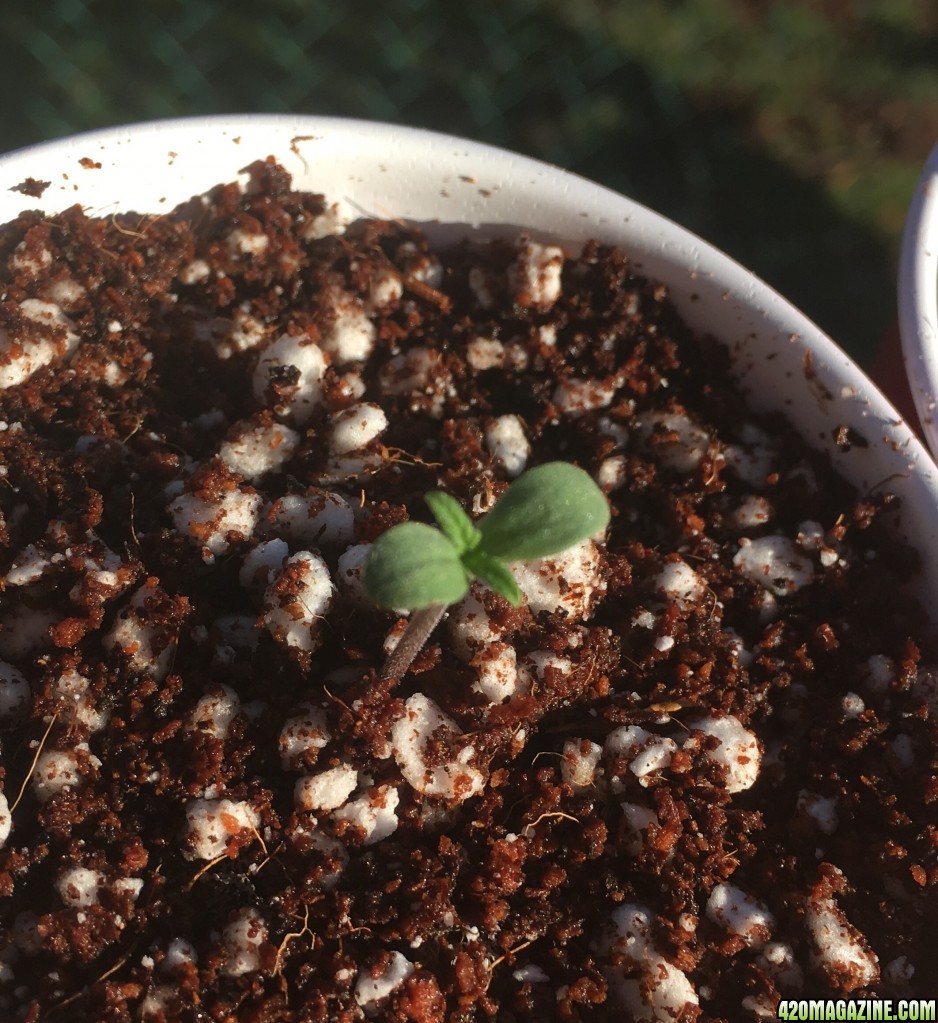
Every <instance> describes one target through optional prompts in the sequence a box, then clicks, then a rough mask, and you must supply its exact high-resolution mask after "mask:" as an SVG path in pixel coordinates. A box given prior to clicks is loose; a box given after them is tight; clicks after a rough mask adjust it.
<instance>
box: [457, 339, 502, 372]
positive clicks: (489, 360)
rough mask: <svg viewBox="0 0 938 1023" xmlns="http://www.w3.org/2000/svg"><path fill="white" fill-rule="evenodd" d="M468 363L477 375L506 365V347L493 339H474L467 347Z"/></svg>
mask: <svg viewBox="0 0 938 1023" xmlns="http://www.w3.org/2000/svg"><path fill="white" fill-rule="evenodd" d="M466 362H468V363H469V365H470V367H471V368H472V369H474V370H475V371H476V373H482V372H484V371H485V370H487V369H498V368H500V367H501V366H504V365H505V346H504V345H503V344H502V343H501V341H499V340H497V339H496V338H493V337H474V338H471V339H470V341H469V343H468V344H467V345H466Z"/></svg>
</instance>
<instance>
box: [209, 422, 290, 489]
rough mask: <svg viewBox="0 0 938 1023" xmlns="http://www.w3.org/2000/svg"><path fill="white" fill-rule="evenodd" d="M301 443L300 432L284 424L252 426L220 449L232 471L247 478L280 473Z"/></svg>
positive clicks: (223, 459)
mask: <svg viewBox="0 0 938 1023" xmlns="http://www.w3.org/2000/svg"><path fill="white" fill-rule="evenodd" d="M299 443H300V435H299V434H298V433H297V432H296V430H291V429H290V428H289V427H288V426H284V425H283V424H282V423H270V424H269V425H267V426H254V427H249V428H248V429H246V430H244V431H243V432H240V433H238V435H237V436H236V437H235V438H234V439H233V440H227V441H225V443H224V444H222V446H221V447H220V448H219V451H218V457H219V458H220V459H221V460H222V461H223V462H224V463H225V465H227V466H228V468H229V469H231V470H232V472H236V473H238V475H240V476H243V477H244V478H245V479H246V480H256V479H259V478H260V477H261V476H263V475H264V473H267V472H277V470H278V469H280V468H282V467H283V465H284V463H285V462H288V461H289V460H290V459H291V458H292V457H293V453H294V451H296V448H297V445H298V444H299Z"/></svg>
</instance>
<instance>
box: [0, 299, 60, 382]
mask: <svg viewBox="0 0 938 1023" xmlns="http://www.w3.org/2000/svg"><path fill="white" fill-rule="evenodd" d="M19 311H20V312H21V313H22V314H23V316H25V317H26V318H27V319H28V320H31V321H32V322H33V323H34V324H35V325H36V329H35V331H32V330H27V332H26V333H25V335H19V336H17V335H12V334H11V333H10V331H9V330H7V329H6V328H5V327H0V390H5V389H6V388H8V387H16V385H17V384H21V383H23V381H24V380H28V379H29V378H30V377H31V376H32V375H33V373H35V372H36V370H37V369H41V368H42V367H43V366H48V365H49V363H50V362H52V361H53V359H57V358H62V357H65V356H68V355H71V354H72V352H74V351H75V349H76V348H77V347H78V334H76V333H75V329H74V327H75V325H74V324H73V323H72V321H71V320H70V319H69V318H68V317H67V316H66V315H65V313H64V312H63V311H62V308H61V306H59V305H57V304H56V303H54V302H44V301H43V300H42V299H39V298H27V299H24V300H23V301H22V302H20V304H19Z"/></svg>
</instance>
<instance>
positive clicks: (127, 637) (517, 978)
mask: <svg viewBox="0 0 938 1023" xmlns="http://www.w3.org/2000/svg"><path fill="white" fill-rule="evenodd" d="M42 187H43V185H42V183H41V182H31V181H29V182H24V185H23V186H21V190H23V191H24V192H26V194H29V195H36V196H39V195H41V191H42ZM337 217H338V212H337V210H336V209H334V208H332V207H330V206H329V205H328V204H327V202H326V201H325V200H324V199H323V198H322V197H319V196H315V195H309V194H304V193H298V192H294V191H293V190H292V186H291V183H290V179H289V176H288V175H287V174H286V173H285V172H284V171H283V169H282V168H280V167H278V166H276V165H275V164H273V163H272V162H270V161H265V162H261V163H258V164H255V165H254V166H253V167H252V168H251V178H250V183H249V185H248V186H247V187H246V188H245V189H241V188H239V187H238V186H236V185H221V186H219V187H218V188H216V189H215V190H214V191H213V192H212V193H210V194H209V195H208V196H207V197H204V198H196V199H193V200H192V201H191V202H189V203H187V204H185V205H184V206H182V207H180V208H179V209H178V210H176V211H175V212H174V213H172V214H170V215H164V216H160V217H156V218H141V217H138V216H135V215H129V214H128V215H121V216H116V217H112V218H108V219H106V220H94V219H89V218H88V217H86V216H85V215H84V213H83V212H82V211H81V210H79V209H78V208H75V209H71V210H66V211H65V212H63V213H61V214H59V215H56V216H46V215H40V214H39V213H25V214H23V215H22V216H21V217H19V218H18V219H17V220H16V221H14V222H13V223H11V224H9V225H7V226H6V227H4V228H3V229H2V230H0V261H2V264H3V269H2V283H0V383H2V386H3V389H2V390H0V474H2V475H0V728H2V730H3V731H2V735H0V743H2V744H0V778H2V793H3V801H2V802H0V836H5V840H3V839H0V1017H2V1018H3V1019H10V1020H25V1021H29V1023H41V1021H46V1020H49V1021H56V1020H69V1021H73V1023H130V1021H150V1023H175V1021H178V1023H208V1021H213V1023H229V1021H230V1023H234V1021H239V1023H362V1021H364V1020H367V1019H380V1020H382V1021H388V1023H408V1021H409V1023H483V1021H499V1023H521V1021H524V1020H530V1021H546V1020H558V1021H561V1020H562V1021H564V1023H586V1021H604V1020H610V1021H611V1020H616V1021H644V1020H649V1021H665V1020H667V1021H674V1020H678V1021H681V1020H683V1021H692V1020H699V1021H702V1023H704V1021H705V1023H711V1021H713V1023H716V1021H738V1020H744V1019H760V1018H766V1017H771V1016H772V1015H773V1014H774V1009H775V1005H776V1004H777V1001H778V999H779V998H781V997H785V998H789V997H810V998H823V997H842V996H846V995H851V996H855V997H895V998H902V997H912V996H920V997H925V996H932V997H933V996H934V995H935V994H936V991H938V988H936V981H935V975H934V968H933V967H934V962H933V960H934V950H935V948H936V947H938V924H936V921H938V861H936V856H938V827H936V823H935V821H936V817H935V813H936V805H938V776H936V773H935V772H936V765H935V757H934V750H935V748H936V743H938V732H936V716H938V659H936V654H935V650H934V646H933V643H932V640H931V639H930V638H929V626H928V624H927V621H926V618H925V615H924V613H923V611H922V610H921V609H920V608H919V607H918V606H917V605H915V603H914V602H913V601H911V600H910V598H908V596H907V595H906V594H905V591H904V590H903V586H902V584H903V582H904V581H905V580H906V579H907V577H908V576H909V575H910V574H912V573H914V571H915V566H916V563H917V555H916V554H915V552H914V551H910V550H909V549H908V548H906V547H905V546H903V545H902V544H900V543H899V542H897V541H896V540H895V538H894V537H893V535H892V534H891V532H890V529H889V520H890V518H891V516H892V515H893V513H894V511H895V502H894V500H893V499H892V498H891V497H890V496H888V495H883V496H880V497H870V496H868V495H867V496H860V495H857V494H855V493H853V492H852V491H851V489H850V488H849V487H848V486H847V485H846V484H845V483H844V482H842V481H841V480H840V479H839V478H838V476H837V475H836V473H835V472H834V471H833V469H832V467H831V466H830V465H829V464H827V463H826V462H825V461H824V460H823V459H821V458H820V457H819V456H817V455H816V454H815V453H813V452H812V451H810V450H809V449H808V448H807V447H806V446H805V444H804V443H803V442H802V440H801V439H800V438H799V437H798V436H797V435H796V434H795V433H794V432H793V430H792V429H791V427H790V426H789V424H788V423H787V422H786V421H785V420H784V419H782V418H780V417H765V416H757V415H755V414H753V413H751V412H748V411H747V410H746V408H745V404H744V402H743V400H742V398H741V397H740V395H739V394H738V393H737V392H736V391H735V390H734V387H733V384H732V381H731V376H730V373H729V358H728V356H727V353H726V352H725V350H724V349H723V348H722V347H721V345H720V344H719V341H718V340H715V339H712V338H700V337H696V336H695V335H694V334H693V333H692V332H691V331H690V330H689V329H688V327H687V326H685V324H683V323H682V321H681V319H680V318H679V316H678V315H677V313H676V311H675V310H674V308H673V307H672V306H671V304H670V303H669V301H668V298H667V290H666V289H665V288H663V287H661V286H658V285H656V284H655V283H654V282H648V281H646V280H644V279H643V278H641V277H640V276H639V275H637V274H636V273H635V272H634V269H633V267H632V265H631V263H630V260H629V258H628V254H627V253H623V252H619V251H617V250H614V249H610V248H608V247H605V246H603V245H600V244H598V243H590V244H588V245H587V246H586V247H585V248H584V250H583V251H582V253H580V254H571V253H561V252H560V251H559V250H558V249H555V248H551V247H547V248H542V247H540V246H538V245H536V244H535V243H533V242H532V241H531V240H530V239H524V238H522V239H519V240H518V241H517V242H516V243H510V242H505V241H500V242H497V243H491V244H479V243H473V242H469V241H466V242H463V243H461V244H459V245H457V246H455V247H453V248H451V249H449V250H447V251H440V252H437V251H434V250H433V248H432V247H431V246H430V245H429V243H428V242H427V240H426V239H425V238H424V237H423V236H422V235H421V233H420V232H419V231H418V230H416V229H414V228H411V227H410V226H407V225H404V224H399V223H390V222H378V221H366V222H356V223H352V224H350V225H348V227H347V230H343V229H342V226H341V225H340V224H339V222H338V220H337ZM808 369H810V367H806V372H807V370H808ZM349 410H352V411H351V412H349ZM340 413H348V415H349V416H351V419H349V420H348V421H349V422H353V423H354V424H355V425H354V427H353V428H350V432H343V431H342V430H341V429H340V425H341V424H342V423H343V422H346V420H345V419H343V418H342V417H340ZM369 424H371V425H369ZM346 425H347V424H346ZM830 430H831V432H832V435H834V436H835V437H837V438H838V442H840V441H842V442H843V446H844V447H845V448H846V447H853V446H856V445H859V444H862V443H864V442H863V439H862V438H860V437H858V436H854V435H853V434H850V433H849V431H848V432H846V433H845V432H844V428H843V427H841V426H840V425H839V424H836V423H832V424H831V425H830ZM356 431H358V432H356ZM554 459H563V460H569V461H575V462H577V463H578V464H580V465H582V466H583V467H584V468H585V469H587V470H588V471H589V472H590V473H592V474H593V475H594V476H595V477H596V478H597V480H598V481H599V483H600V485H601V486H602V487H603V489H604V490H605V491H606V493H607V494H608V496H609V500H610V503H611V506H612V512H613V517H612V522H611V525H610V527H609V530H608V532H607V533H606V535H605V536H603V537H602V538H597V539H596V540H595V541H587V542H586V543H585V544H582V545H580V546H579V547H578V548H576V549H575V550H574V551H573V552H570V553H568V554H565V555H562V556H559V557H558V558H556V559H547V560H546V561H545V562H543V563H539V564H535V565H532V566H527V567H525V568H524V569H521V570H519V582H520V584H521V587H522V590H523V591H524V594H525V601H524V604H523V605H522V607H520V608H518V609H514V608H511V607H509V606H508V604H507V603H506V602H505V601H504V600H502V598H500V597H498V596H496V595H494V594H492V593H489V592H486V591H482V590H477V589H474V590H473V591H472V592H471V594H470V596H469V597H468V598H467V599H466V600H465V601H464V602H462V603H461V604H459V605H457V606H455V607H453V608H451V609H450V610H449V613H448V616H447V618H446V619H445V620H444V622H443V623H442V624H441V626H440V627H439V628H438V629H437V631H436V632H435V633H434V635H433V636H432V637H431V640H430V642H429V643H428V645H427V647H426V648H425V649H424V651H423V652H422V653H421V654H420V656H418V658H417V659H416V660H415V662H414V664H413V666H412V668H411V669H410V671H409V672H408V673H407V674H406V675H405V677H404V678H403V679H402V680H400V681H399V682H398V683H390V682H387V681H379V674H380V669H381V666H382V663H383V661H384V658H385V656H386V652H387V647H388V643H389V640H390V639H391V638H393V637H394V636H395V635H398V634H399V632H400V629H401V628H402V625H403V622H402V619H401V618H400V616H398V615H394V614H389V613H385V612H383V611H380V610H379V609H377V608H376V607H374V606H372V605H371V604H370V603H369V602H368V601H367V600H366V599H364V598H363V596H362V592H361V588H360V579H359V576H360V565H361V561H362V558H363V557H364V552H365V551H366V550H367V548H366V547H365V546H363V545H367V544H369V543H371V542H373V541H374V540H375V539H376V538H377V537H378V536H379V535H380V534H381V533H382V532H383V531H384V530H386V529H387V528H389V527H390V526H392V525H394V524H396V523H398V522H402V521H406V520H407V519H409V518H413V519H419V520H422V521H427V520H428V514H429V513H428V509H427V508H426V506H425V504H424V502H423V500H422V496H423V494H424V493H426V492H427V491H429V490H431V489H435V488H442V489H445V490H447V491H449V492H450V493H452V494H453V495H454V496H455V497H456V498H457V499H458V500H459V501H460V502H461V503H462V504H463V506H464V507H465V508H466V509H467V511H468V512H469V513H470V514H471V515H472V516H473V517H478V516H480V515H481V514H484V512H485V511H486V510H487V509H488V508H490V507H491V505H492V504H493V503H494V501H495V500H497V498H498V496H499V495H500V494H501V493H502V492H503V491H504V490H505V488H506V487H507V486H508V484H509V483H510V481H511V479H512V478H513V476H514V475H517V472H519V471H520V469H521V467H523V465H525V464H527V465H534V464H537V463H540V462H544V461H549V460H554ZM21 790H22V792H21ZM11 819H12V827H11V829H10V830H9V834H8V835H6V823H7V822H9V821H10V820H11Z"/></svg>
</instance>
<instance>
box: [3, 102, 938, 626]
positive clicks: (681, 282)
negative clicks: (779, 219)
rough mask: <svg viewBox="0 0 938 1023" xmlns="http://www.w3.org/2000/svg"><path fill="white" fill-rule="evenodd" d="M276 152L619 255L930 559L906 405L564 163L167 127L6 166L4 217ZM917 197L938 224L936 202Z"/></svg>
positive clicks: (457, 221) (405, 213)
mask: <svg viewBox="0 0 938 1023" xmlns="http://www.w3.org/2000/svg"><path fill="white" fill-rule="evenodd" d="M268 155H271V156H274V157H275V158H276V159H277V160H278V161H279V162H280V163H282V164H283V165H284V166H285V167H286V168H287V170H289V171H290V173H291V174H292V175H293V177H294V182H295V184H296V185H297V186H298V187H301V188H308V189H311V190H314V191H318V192H322V193H324V194H325V195H326V196H327V197H328V198H329V199H330V200H343V201H344V202H346V203H347V204H349V206H351V207H352V209H353V210H355V211H358V212H360V213H361V214H362V215H370V216H377V217H383V218H388V217H396V218H402V219H407V220H412V221H417V222H420V223H421V224H423V225H424V226H425V227H426V228H427V229H428V231H429V233H430V234H432V235H435V236H437V237H440V236H445V237H449V238H454V237H459V236H463V235H465V234H466V232H467V230H472V231H476V232H479V233H480V234H481V235H483V236H485V237H491V236H495V235H512V236H514V235H516V234H517V233H518V231H519V230H520V229H522V228H523V229H525V230H527V231H528V232H529V233H530V234H532V235H533V236H535V237H537V238H539V239H542V240H543V239H551V240H558V241H561V242H564V243H567V244H569V245H577V244H578V243H581V242H583V241H585V240H587V239H589V238H599V239H600V240H602V241H605V242H610V243H615V244H617V245H621V246H622V247H624V248H625V249H627V250H628V251H629V252H630V253H631V255H632V257H633V259H634V261H635V262H636V263H637V264H638V266H639V268H640V269H641V271H642V272H643V273H644V274H646V275H647V276H649V277H651V278H654V279H656V280H659V281H662V282H664V283H666V284H667V285H668V287H669V289H670V294H671V297H672V299H673V300H674V302H675V303H676V304H677V306H678V308H679V309H680V310H681V312H682V313H683V314H684V316H685V318H686V319H687V320H688V322H689V323H691V324H692V325H693V326H694V327H695V328H696V329H697V330H698V331H700V332H709V333H712V334H713V335H715V336H716V337H718V338H720V339H721V340H722V341H724V342H725V343H726V344H727V345H728V346H729V348H730V351H731V353H732V358H733V364H734V370H735V372H736V373H737V374H738V377H739V380H740V381H741V383H742V385H743V386H744V388H745V389H746V391H747V392H748V395H749V399H750V401H751V404H752V405H753V407H755V408H758V409H775V410H780V411H782V412H784V413H785V414H786V415H788V416H789V417H790V419H791V420H792V421H793V422H794V423H795V424H796V425H797V426H798V428H799V429H800V430H801V432H802V433H803V435H804V436H805V437H806V438H807V439H808V441H809V442H810V443H811V444H812V445H814V446H815V447H817V448H820V449H823V450H825V451H826V452H828V453H829V454H830V455H831V457H832V459H833V462H834V464H835V465H836V467H837V469H838V470H839V471H840V472H841V473H843V475H844V476H846V477H847V478H848V479H849V480H850V481H851V482H852V483H854V485H855V486H856V487H857V488H858V489H859V490H860V491H861V492H867V491H874V490H876V489H877V488H880V487H884V488H888V489H890V490H892V491H894V492H896V493H897V494H898V495H899V496H900V498H901V501H902V505H901V510H900V512H899V514H898V515H897V518H896V521H897V527H898V529H899V530H900V532H901V533H902V534H903V535H904V536H905V537H907V538H908V539H909V540H910V541H911V542H912V543H914V544H915V545H916V546H917V547H918V548H919V549H920V550H922V551H929V550H934V549H935V547H936V544H938V469H936V467H935V464H934V463H933V462H932V461H931V459H930V457H929V456H928V453H927V452H926V450H925V449H924V447H923V446H922V445H921V443H920V442H919V441H918V440H917V438H916V437H915V435H914V434H913V433H912V431H911V430H910V429H909V427H908V426H907V425H906V424H905V423H904V422H903V421H902V419H901V417H900V416H899V414H898V413H897V412H896V411H895V409H894V408H893V407H892V406H891V405H890V404H889V402H888V401H887V400H886V399H885V398H884V397H883V396H882V395H881V394H880V392H879V391H878V390H877V389H876V387H875V386H874V385H873V384H872V383H871V382H870V381H869V380H868V379H867V377H866V376H865V375H864V374H863V373H862V372H861V371H860V369H859V368H858V367H857V366H856V365H855V364H854V363H853V362H852V361H851V360H850V359H849V358H848V357H847V356H846V355H845V354H844V353H843V352H842V351H841V350H840V349H839V348H838V347H837V346H836V345H835V344H834V343H833V342H832V341H831V340H830V339H829V338H828V337H827V336H826V335H824V334H823V333H822V332H821V331H820V330H819V329H818V328H817V327H816V326H815V325H814V324H813V323H811V322H810V321H809V320H808V319H807V318H806V317H805V316H803V315H802V314H801V313H800V312H799V311H798V310H797V309H795V308H794V307H793V306H792V305H791V304H790V303H788V302H786V301H785V299H783V298H782V297H781V296H780V295H778V294H777V293H776V292H775V291H773V290H772V289H771V288H769V287H768V286H767V285H766V284H764V283H763V282H762V281H761V280H759V279H758V278H757V277H755V276H754V275H753V274H752V273H750V272H749V271H747V270H746V269H744V268H743V267H741V266H740V265H739V264H738V263H735V262H734V261H733V260H731V259H729V258H728V257H727V256H726V255H724V254H723V253H721V252H719V251H718V250H717V249H715V248H713V247H712V246H711V245H708V244H707V243H706V242H704V241H702V240H701V239H700V238H697V237H695V236H694V235H692V234H691V233H689V232H688V231H685V230H684V229H683V228H681V227H679V226H677V225H676V224H674V223H672V222H671V221H669V220H667V219H665V218H664V217H661V216H659V215H658V214H656V213H653V212H651V211H650V210H648V209H646V208H645V207H643V206H641V205H639V204H638V203H636V202H633V201H632V200H630V199H627V198H625V197H623V196H621V195H617V194H615V193H613V192H611V191H609V190H607V189H605V188H602V187H600V186H599V185H596V184H593V183H592V182H589V181H586V180H584V179H582V178H579V177H577V176H575V175H573V174H570V173H567V172H565V171H563V170H559V169H557V168H555V167H551V166H548V165H546V164H543V163H539V162H536V161H533V160H529V159H526V158H524V157H521V156H518V155H515V154H513V153H510V152H505V151H503V150H499V149H494V148H491V147H488V146H483V145H479V144H478V143H474V142H468V141H465V140H463V139H458V138H453V137H450V136H446V135H438V134H434V133H430V132H425V131H419V130H415V129H411V128H402V127H398V126H393V125H386V124H377V123H370V122H361V121H349V120H341V119H333V118H321V117H284V116H235V117H216V118H198V119H186V120H175V121H161V122H154V123H149V124H140V125H131V126H128V127H123V128H116V129H110V130H106V131H101V132H92V133H88V134H84V135H78V136H73V137H71V138H68V139H64V140H62V141H58V142H52V143H48V144H45V145H40V146H35V147H32V148H30V149H25V150H21V151H19V152H15V153H11V154H9V155H7V156H5V157H0V220H3V221H5V220H8V219H10V218H11V217H13V216H15V215H16V214H18V213H19V212H20V211H21V210H24V209H31V208H41V209H44V210H47V211H56V210H61V209H63V208H65V207H67V206H69V205H72V204H74V203H81V204H82V205H83V206H84V207H86V208H87V210H88V212H89V213H91V214H96V215H104V216H106V215H108V214H109V213H114V212H117V211H126V210H136V211H138V212H140V213H141V214H159V213H161V212H165V211H169V210H170V209H172V208H173V206H174V205H176V204H177V203H179V202H180V201H182V200H184V199H188V198H190V197H191V196H192V195H194V194H197V193H200V192H203V191H205V190H206V189H208V188H209V187H211V186H212V185H214V184H216V183H218V182H220V181H226V180H230V179H233V178H235V177H236V176H237V175H238V172H239V171H240V170H241V169H242V168H243V167H245V166H246V165H247V164H249V163H251V162H252V161H254V160H256V159H258V158H261V157H266V156H268ZM27 179H34V180H38V181H41V182H49V184H48V186H47V187H45V188H44V190H43V191H42V194H41V197H40V198H31V197H30V196H29V195H26V194H24V193H23V191H22V190H17V189H18V187H19V186H21V185H22V184H23V183H24V182H26V181H27ZM922 198H923V204H924V206H925V209H926V211H927V212H928V213H929V216H930V218H931V220H935V219H936V217H938V193H936V194H935V195H934V196H932V195H923V197H922ZM926 200H927V201H926ZM936 260H938V249H935V248H933V249H931V250H930V254H929V257H928V262H927V265H925V264H924V263H923V264H922V266H921V267H919V268H918V269H917V270H916V274H917V276H916V281H917V282H918V275H919V273H921V275H922V281H923V282H924V283H923V284H922V288H923V289H924V287H925V284H927V283H928V282H927V281H926V280H925V277H927V275H928V274H929V273H930V277H929V278H928V281H930V285H929V286H930V288H931V293H930V294H931V301H932V306H931V312H930V314H929V315H930V317H931V318H930V320H929V321H928V322H929V325H930V330H931V335H930V337H931V342H932V347H931V348H930V349H929V351H930V352H931V358H932V361H931V362H928V361H927V359H925V357H924V356H923V357H922V358H923V360H924V361H923V363H922V365H923V366H924V367H925V368H926V370H927V372H928V373H930V374H931V376H930V377H929V379H930V380H938V354H935V353H934V350H933V349H934V337H935V324H936V319H935V315H934V303H935V300H936V299H935V290H936V287H935V285H936V275H935V267H936ZM923 376H924V375H923ZM929 387H931V385H929ZM929 393H932V394H933V393H935V391H934V390H933V389H932V390H930V392H929ZM917 397H919V398H920V399H921V395H917ZM920 409H921V405H920ZM844 426H846V427H848V428H849V429H850V430H851V431H855V432H856V433H857V434H859V435H862V437H863V438H864V439H865V441H866V446H863V445H862V444H858V443H853V444H851V445H850V446H849V450H846V449H845V450H840V449H839V448H838V446H837V444H836V442H835V437H836V436H837V435H838V433H839V432H841V428H842V427H844ZM845 448H846V446H845ZM912 585H913V586H914V587H915V589H916V591H917V593H918V594H919V596H920V597H921V599H922V600H923V601H924V603H925V604H926V605H927V606H928V607H929V608H930V610H931V612H932V615H933V617H934V618H935V619H936V620H938V559H929V558H924V559H923V565H922V572H921V573H920V575H919V576H918V577H917V578H916V579H915V580H913V581H912Z"/></svg>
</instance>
